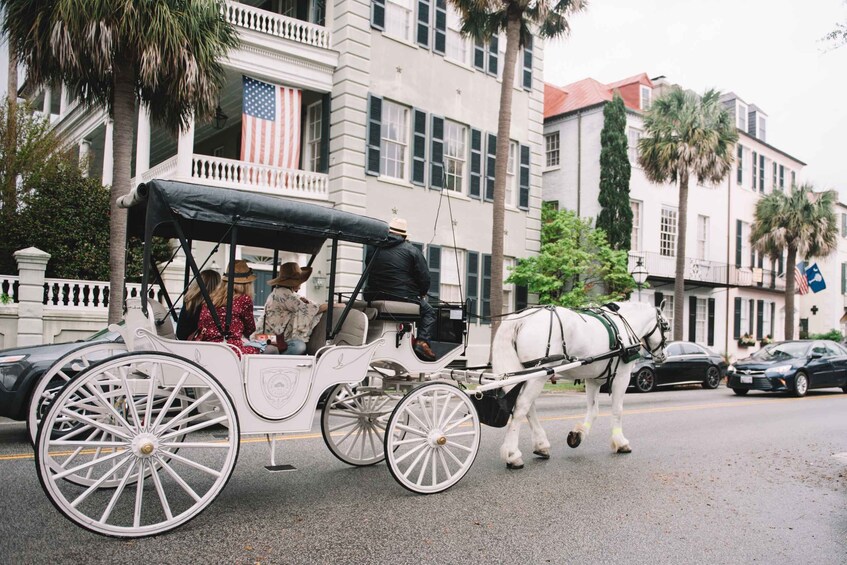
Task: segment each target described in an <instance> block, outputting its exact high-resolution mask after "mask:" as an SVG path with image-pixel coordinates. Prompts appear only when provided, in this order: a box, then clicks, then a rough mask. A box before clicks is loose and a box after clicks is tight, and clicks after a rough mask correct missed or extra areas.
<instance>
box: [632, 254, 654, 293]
mask: <svg viewBox="0 0 847 565" xmlns="http://www.w3.org/2000/svg"><path fill="white" fill-rule="evenodd" d="M630 275H631V276H632V278H633V279H635V285H636V286H637V287H638V301H639V302H641V288H642V287H643V286H644V283H645V282H647V277H648V276H649V273H648V272H647V269H645V268H644V258H643V257H638V258H636V261H635V268H634V269H633V270H632V272H631V273H630Z"/></svg>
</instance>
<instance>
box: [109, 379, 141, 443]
mask: <svg viewBox="0 0 847 565" xmlns="http://www.w3.org/2000/svg"><path fill="white" fill-rule="evenodd" d="M118 371H119V372H120V374H121V376H120V380H121V386H122V387H123V388H124V395H125V397H126V403H127V404H128V405H129V414H130V416H132V421H133V422H135V428H134V429H136V430H139V431H140V430H141V429H142V427H141V418H139V417H138V407H137V406H136V405H135V401H134V400H133V398H134V395H133V393H132V390H131V389H130V388H129V382H127V373H128V372H129V367H119V368H118ZM106 374H107V375H110V373H109V372H108V371H106Z"/></svg>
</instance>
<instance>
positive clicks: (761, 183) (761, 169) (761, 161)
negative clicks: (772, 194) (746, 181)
mask: <svg viewBox="0 0 847 565" xmlns="http://www.w3.org/2000/svg"><path fill="white" fill-rule="evenodd" d="M759 192H762V193H764V192H765V156H764V155H761V154H760V155H759Z"/></svg>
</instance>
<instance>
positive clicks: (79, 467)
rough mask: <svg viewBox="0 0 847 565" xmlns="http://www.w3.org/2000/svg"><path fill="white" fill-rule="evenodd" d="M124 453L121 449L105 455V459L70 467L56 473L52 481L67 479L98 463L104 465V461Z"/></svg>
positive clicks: (124, 450)
mask: <svg viewBox="0 0 847 565" xmlns="http://www.w3.org/2000/svg"><path fill="white" fill-rule="evenodd" d="M126 452H127V450H126V449H122V450H120V451H115V452H114V453H111V454H109V455H107V456H106V457H101V458H100V459H92V460H91V461H88V462H87V463H83V464H82V465H77V466H76V467H72V468H70V469H66V470H64V471H62V472H61V473H56V474H55V475H53V479H63V478H65V477H67V476H68V475H72V474H74V473H76V472H78V471H82V470H83V469H88V468H89V467H93V466H94V465H97V464H99V463H105V462H106V461H111V460H112V459H115V458H116V457H120V456H121V455H123V454H124V453H126Z"/></svg>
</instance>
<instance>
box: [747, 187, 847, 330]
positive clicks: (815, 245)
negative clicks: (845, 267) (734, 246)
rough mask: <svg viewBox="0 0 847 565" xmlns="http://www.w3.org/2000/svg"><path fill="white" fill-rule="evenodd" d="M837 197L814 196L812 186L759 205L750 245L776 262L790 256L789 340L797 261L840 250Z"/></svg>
mask: <svg viewBox="0 0 847 565" xmlns="http://www.w3.org/2000/svg"><path fill="white" fill-rule="evenodd" d="M837 199H838V196H837V194H836V193H835V192H834V191H832V190H830V191H826V192H813V187H812V186H811V185H808V184H804V185H802V186H795V187H793V188H792V190H791V192H790V193H788V194H786V193H785V192H783V191H781V190H775V191H774V192H772V193H770V194H768V195H767V196H764V197H763V198H762V199H761V200H759V202H757V203H756V211H755V215H754V220H753V228H752V229H751V231H750V243H751V244H752V245H753V248H754V249H755V250H756V251H758V252H760V253H763V254H767V255H768V256H769V257H770V258H771V260H775V259H777V258H779V257H781V256H782V254H783V252H786V269H785V271H786V275H785V339H794V276H793V275H791V274H788V273H791V272H792V271H793V269H794V265H796V263H797V257H798V256H802V257H803V258H805V259H812V258H814V257H824V256H826V255H829V254H830V253H832V252H833V251H834V250H835V249H836V248H837V247H838V224H837V223H836V217H835V202H836V201H837Z"/></svg>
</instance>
